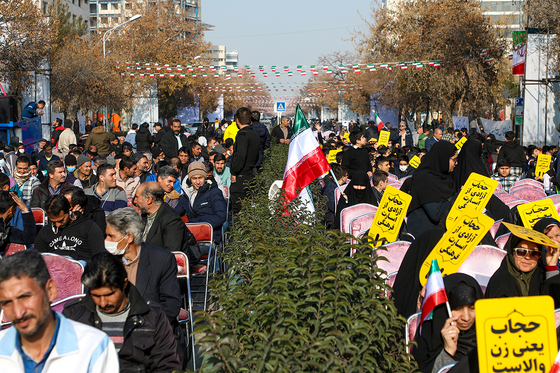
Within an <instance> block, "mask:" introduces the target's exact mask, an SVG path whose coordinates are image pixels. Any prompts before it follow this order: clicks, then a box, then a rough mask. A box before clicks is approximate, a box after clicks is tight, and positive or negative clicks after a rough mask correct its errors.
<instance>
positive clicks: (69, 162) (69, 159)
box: [64, 132, 83, 188]
mask: <svg viewBox="0 0 560 373" xmlns="http://www.w3.org/2000/svg"><path fill="white" fill-rule="evenodd" d="M72 133H73V132H72ZM64 165H65V166H66V181H67V182H68V183H70V184H72V185H74V186H77V187H78V188H83V186H82V182H81V181H80V180H78V178H77V177H76V176H74V172H76V168H77V167H76V166H77V165H78V161H77V160H76V157H74V156H73V155H72V154H68V155H67V156H66V157H64Z"/></svg>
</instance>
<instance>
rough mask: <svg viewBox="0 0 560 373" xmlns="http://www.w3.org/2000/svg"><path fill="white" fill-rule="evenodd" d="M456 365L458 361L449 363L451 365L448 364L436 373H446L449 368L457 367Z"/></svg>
mask: <svg viewBox="0 0 560 373" xmlns="http://www.w3.org/2000/svg"><path fill="white" fill-rule="evenodd" d="M457 363H458V361H456V362H454V363H451V364H448V365H446V366H444V367H441V369H440V370H438V371H437V373H447V372H449V371H450V370H451V368H453V367H454V366H455V365H457Z"/></svg>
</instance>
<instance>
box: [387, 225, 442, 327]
mask: <svg viewBox="0 0 560 373" xmlns="http://www.w3.org/2000/svg"><path fill="white" fill-rule="evenodd" d="M444 233H445V232H444V231H442V230H441V229H430V230H428V231H426V232H424V233H422V234H421V235H420V236H418V238H416V239H415V240H414V242H412V245H410V247H409V248H408V251H407V252H406V254H405V256H404V258H403V261H402V263H401V266H400V267H399V272H398V273H397V278H396V279H395V284H394V285H393V301H394V303H395V307H397V312H398V313H399V315H402V316H404V317H406V318H408V317H410V316H411V315H413V314H414V313H416V305H417V302H418V295H419V293H420V290H422V285H421V284H420V278H419V276H420V268H421V267H422V264H423V263H424V261H425V260H426V258H427V257H428V255H430V252H432V249H433V248H434V246H436V244H437V243H438V241H439V240H440V239H441V237H442V236H443V234H444Z"/></svg>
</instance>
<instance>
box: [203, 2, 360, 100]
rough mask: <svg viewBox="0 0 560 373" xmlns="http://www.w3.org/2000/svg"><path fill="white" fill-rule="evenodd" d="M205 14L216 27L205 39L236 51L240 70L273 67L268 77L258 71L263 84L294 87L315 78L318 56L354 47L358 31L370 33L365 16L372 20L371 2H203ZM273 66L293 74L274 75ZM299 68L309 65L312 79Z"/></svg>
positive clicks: (208, 22) (308, 73)
mask: <svg viewBox="0 0 560 373" xmlns="http://www.w3.org/2000/svg"><path fill="white" fill-rule="evenodd" d="M201 16H202V22H204V23H207V24H210V25H212V26H214V28H213V29H212V31H209V32H207V33H206V35H205V39H206V41H208V42H211V43H212V44H214V45H225V46H226V51H232V50H237V51H238V53H239V66H244V65H256V66H259V65H265V66H268V71H269V75H268V78H263V77H262V73H260V74H259V72H258V71H257V77H258V78H259V79H260V80H261V81H262V82H265V83H267V84H270V83H281V84H283V85H284V86H287V85H292V86H293V85H295V83H301V82H305V81H307V79H309V78H310V77H311V76H312V75H311V73H310V71H309V65H313V64H316V62H317V61H318V57H319V56H321V55H327V54H330V53H332V52H336V51H340V52H346V51H350V52H352V51H353V50H354V49H355V45H354V44H353V42H352V41H351V40H350V38H351V36H352V33H353V32H355V31H359V30H362V31H366V30H367V25H366V23H365V22H364V20H363V19H362V17H363V18H365V19H367V20H369V19H371V1H368V0H356V1H352V0H350V1H334V0H323V1H319V0H299V1H296V0H283V1H270V0H227V1H226V0H201ZM272 65H276V66H278V67H282V66H284V65H290V67H291V68H292V71H293V73H294V76H293V77H288V76H287V75H285V74H284V73H283V74H282V76H281V77H275V76H274V75H273V74H271V73H270V67H271V66H272ZM296 65H303V66H304V67H305V65H307V76H305V77H302V76H297V75H299V73H298V72H296V69H295V67H296ZM232 80H234V78H232ZM271 94H272V95H273V96H274V95H278V94H285V92H283V91H281V92H275V91H273V92H271Z"/></svg>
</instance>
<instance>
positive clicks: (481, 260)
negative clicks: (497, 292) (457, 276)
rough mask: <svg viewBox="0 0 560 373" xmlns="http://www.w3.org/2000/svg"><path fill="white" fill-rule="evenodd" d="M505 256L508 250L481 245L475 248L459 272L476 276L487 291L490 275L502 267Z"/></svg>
mask: <svg viewBox="0 0 560 373" xmlns="http://www.w3.org/2000/svg"><path fill="white" fill-rule="evenodd" d="M505 256H506V252H505V251H504V250H500V249H498V248H497V247H494V246H489V245H479V246H477V247H475V248H474V250H473V251H472V252H471V254H470V255H469V256H468V257H467V259H465V261H464V262H463V264H461V267H459V269H458V270H457V273H464V274H467V275H469V276H472V277H474V279H475V280H476V281H477V282H478V284H479V285H480V287H481V288H482V291H486V286H487V285H488V281H490V277H492V275H493V274H494V272H496V270H497V269H498V268H499V267H500V264H502V260H503V259H504V257H505Z"/></svg>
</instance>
